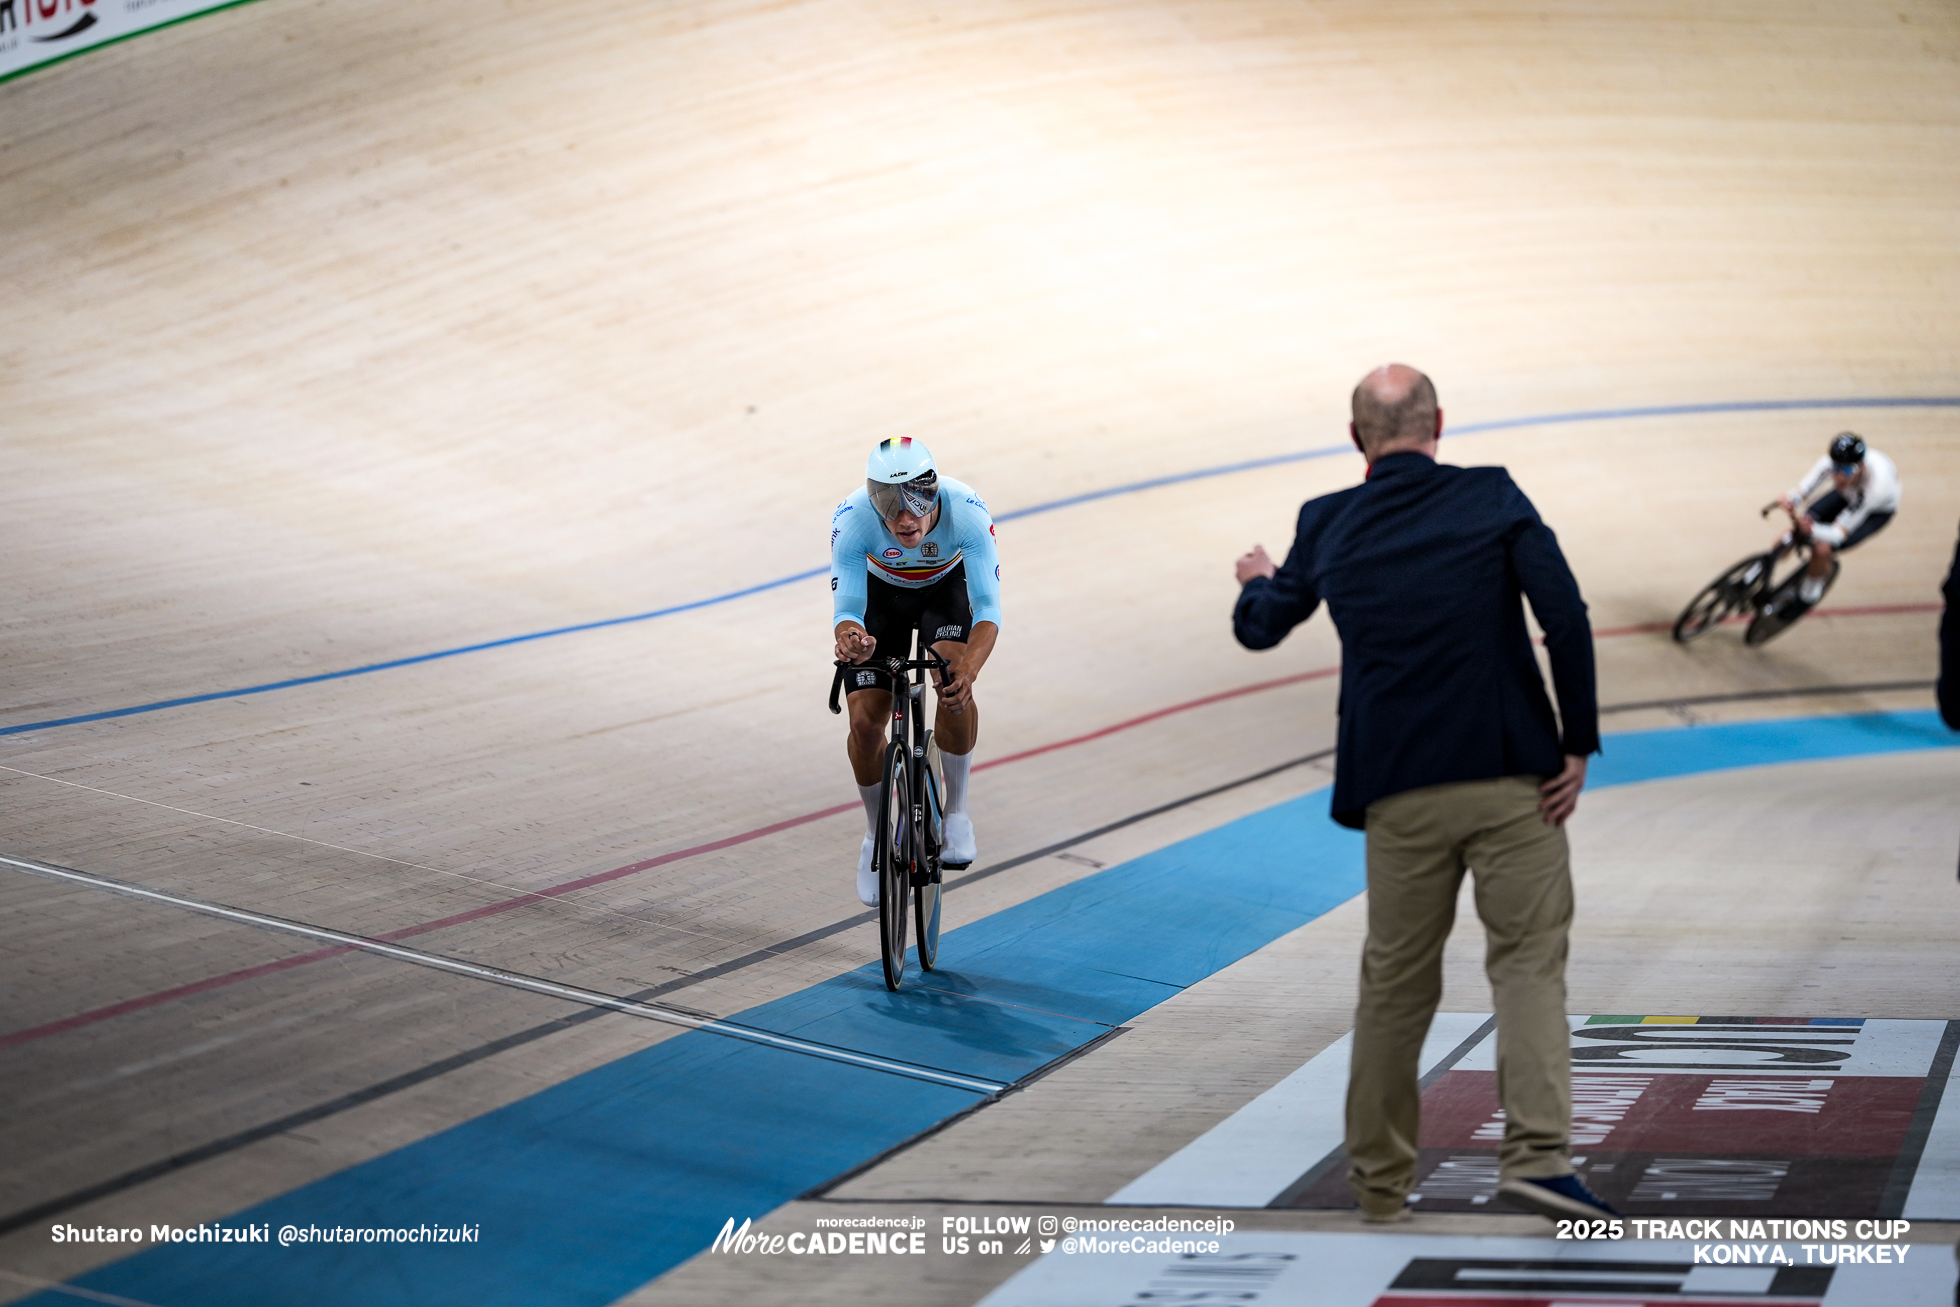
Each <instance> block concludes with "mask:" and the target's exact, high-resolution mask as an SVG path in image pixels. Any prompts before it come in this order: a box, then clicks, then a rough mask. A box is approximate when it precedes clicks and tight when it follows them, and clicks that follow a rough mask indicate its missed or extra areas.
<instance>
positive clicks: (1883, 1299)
mask: <svg viewBox="0 0 1960 1307" xmlns="http://www.w3.org/2000/svg"><path fill="white" fill-rule="evenodd" d="M1218 1242H1219V1249H1218V1251H1217V1252H1216V1253H1200V1254H1189V1253H1186V1254H1177V1255H1161V1254H1158V1255H1153V1254H1148V1253H1121V1252H1103V1251H1091V1252H1083V1251H1080V1250H1079V1249H1078V1250H1077V1251H1074V1252H1071V1251H1069V1242H1068V1241H1064V1242H1063V1243H1062V1244H1061V1245H1059V1246H1057V1247H1056V1248H1055V1250H1054V1251H1052V1252H1049V1253H1047V1254H1045V1255H1043V1256H1042V1257H1041V1258H1040V1259H1038V1260H1037V1261H1035V1262H1033V1263H1032V1264H1030V1265H1029V1266H1027V1267H1025V1268H1023V1269H1022V1270H1021V1271H1020V1273H1019V1274H1017V1275H1015V1276H1014V1278H1012V1279H1011V1280H1009V1281H1007V1283H1005V1284H1003V1285H1001V1287H1000V1288H998V1289H996V1290H994V1292H992V1293H991V1294H989V1295H987V1297H986V1298H984V1299H982V1300H981V1303H980V1304H979V1307H1079V1305H1080V1304H1082V1303H1099V1304H1105V1305H1106V1307H1119V1305H1120V1304H1136V1305H1137V1307H1145V1305H1146V1304H1161V1303H1167V1302H1168V1303H1180V1302H1232V1303H1258V1304H1265V1305H1266V1307H1579V1305H1580V1304H1597V1305H1598V1307H1608V1305H1609V1304H1610V1307H1717V1304H1722V1305H1724V1307H1743V1305H1744V1304H1749V1303H1761V1304H1763V1305H1764V1307H1770V1304H1775V1305H1776V1307H1867V1305H1868V1304H1872V1303H1885V1304H1887V1307H1936V1305H1943V1304H1947V1303H1950V1302H1951V1301H1952V1294H1953V1281H1954V1267H1953V1258H1952V1255H1951V1254H1950V1253H1949V1252H1948V1250H1947V1249H1946V1247H1944V1246H1943V1245H1937V1244H1932V1245H1928V1244H1921V1245H1918V1246H1908V1247H1907V1253H1906V1255H1905V1256H1904V1257H1903V1258H1902V1259H1898V1260H1892V1261H1888V1262H1887V1263H1886V1264H1882V1265H1881V1264H1874V1263H1869V1262H1851V1263H1848V1264H1826V1263H1825V1261H1824V1259H1823V1256H1822V1254H1821V1253H1820V1254H1817V1255H1814V1256H1813V1255H1812V1254H1810V1253H1807V1252H1805V1251H1804V1250H1803V1249H1802V1248H1800V1247H1798V1246H1796V1245H1787V1246H1786V1251H1787V1252H1788V1253H1789V1254H1790V1260H1789V1261H1787V1262H1779V1263H1778V1264H1775V1265H1717V1264H1713V1263H1712V1262H1711V1261H1710V1260H1709V1253H1710V1251H1711V1249H1710V1248H1709V1247H1707V1246H1700V1245H1695V1244H1691V1243H1679V1242H1653V1241H1647V1240H1637V1241H1634V1240H1629V1241H1625V1242H1619V1243H1612V1244H1598V1243H1561V1242H1558V1241H1555V1240H1551V1239H1508V1238H1507V1239H1492V1238H1475V1237H1461V1236H1458V1237H1438V1236H1426V1235H1407V1234H1395V1235H1381V1234H1283V1233H1261V1232H1257V1231H1249V1232H1244V1233H1237V1234H1231V1235H1227V1236H1225V1237H1224V1238H1222V1239H1220V1240H1219V1241H1218Z"/></svg>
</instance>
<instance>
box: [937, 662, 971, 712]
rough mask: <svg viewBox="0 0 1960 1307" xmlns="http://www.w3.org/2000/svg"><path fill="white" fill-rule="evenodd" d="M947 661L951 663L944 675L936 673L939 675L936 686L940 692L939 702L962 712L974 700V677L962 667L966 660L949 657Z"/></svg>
mask: <svg viewBox="0 0 1960 1307" xmlns="http://www.w3.org/2000/svg"><path fill="white" fill-rule="evenodd" d="M946 661H947V662H948V663H949V664H951V665H950V666H949V667H948V668H947V670H946V672H945V674H944V675H943V676H939V674H938V673H935V674H934V675H935V676H938V680H937V682H936V685H935V688H936V689H937V690H938V692H939V702H941V703H943V704H945V705H946V706H947V707H948V708H950V709H952V710H953V711H954V712H956V713H957V712H961V711H963V710H964V709H965V708H966V706H967V705H968V704H970V703H972V702H973V678H972V677H971V676H968V675H967V674H966V671H965V669H964V668H963V667H961V665H960V664H961V662H962V661H964V660H962V659H957V658H948V659H946Z"/></svg>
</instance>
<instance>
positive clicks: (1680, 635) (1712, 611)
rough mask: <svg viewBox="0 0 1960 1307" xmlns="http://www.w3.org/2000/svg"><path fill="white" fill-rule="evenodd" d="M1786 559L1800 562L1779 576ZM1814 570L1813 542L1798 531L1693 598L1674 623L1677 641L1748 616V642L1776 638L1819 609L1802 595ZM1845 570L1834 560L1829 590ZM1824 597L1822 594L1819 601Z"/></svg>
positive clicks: (1767, 510)
mask: <svg viewBox="0 0 1960 1307" xmlns="http://www.w3.org/2000/svg"><path fill="white" fill-rule="evenodd" d="M1777 507H1778V505H1777V504H1769V505H1766V506H1765V507H1764V509H1763V513H1762V515H1763V516H1764V517H1768V516H1769V515H1770V512H1771V510H1773V509H1775V508H1777ZM1794 516H1795V515H1794V514H1792V517H1793V518H1794ZM1786 559H1794V560H1795V563H1794V565H1793V566H1792V567H1791V568H1790V569H1789V570H1788V571H1786V572H1783V573H1782V574H1781V575H1778V569H1779V568H1780V567H1782V565H1783V562H1784V560H1786ZM1809 566H1810V539H1809V537H1808V536H1805V535H1803V534H1802V533H1800V532H1798V531H1795V530H1792V531H1791V532H1790V533H1789V534H1788V535H1786V536H1784V537H1783V538H1782V539H1781V540H1779V541H1777V542H1776V544H1775V545H1774V546H1772V547H1771V548H1769V549H1766V550H1764V551H1763V552H1762V553H1760V554H1751V555H1749V557H1747V558H1745V559H1743V560H1742V561H1741V562H1739V563H1737V564H1736V565H1735V566H1734V567H1731V568H1729V569H1728V571H1726V572H1724V573H1722V574H1721V575H1720V576H1718V577H1716V578H1715V579H1714V580H1713V581H1710V582H1709V583H1708V584H1707V585H1706V586H1704V587H1703V588H1702V590H1701V593H1699V594H1697V595H1696V596H1695V597H1694V598H1693V599H1690V600H1689V601H1688V606H1687V607H1686V608H1683V609H1682V610H1681V616H1679V617H1677V618H1675V619H1674V638H1675V640H1676V641H1678V642H1679V643H1681V644H1686V643H1688V641H1690V640H1692V639H1694V638H1695V637H1696V636H1699V635H1701V634H1702V633H1703V632H1704V631H1707V630H1708V629H1709V628H1710V627H1713V626H1717V625H1719V624H1721V623H1722V622H1724V621H1726V620H1728V619H1729V618H1730V617H1732V616H1736V615H1738V614H1741V613H1743V612H1748V613H1749V614H1750V618H1749V628H1748V629H1747V630H1746V631H1744V632H1743V633H1742V642H1743V643H1744V644H1750V645H1757V644H1763V643H1764V642H1766V641H1768V640H1772V639H1774V638H1775V637H1777V636H1779V635H1781V634H1782V633H1783V632H1784V631H1787V630H1788V629H1790V627H1792V626H1794V625H1795V624H1796V622H1797V620H1798V619H1799V618H1801V617H1802V616H1803V615H1804V614H1805V613H1807V612H1809V611H1810V610H1811V609H1812V608H1814V607H1816V604H1815V603H1805V602H1804V601H1803V598H1802V596H1801V595H1800V594H1798V589H1799V587H1800V586H1801V585H1802V584H1803V578H1804V572H1805V571H1806V570H1807V569H1808V568H1809ZM1841 566H1842V564H1841V563H1840V562H1839V560H1838V559H1836V558H1833V559H1831V571H1830V575H1828V576H1826V577H1825V578H1824V590H1825V591H1826V592H1829V590H1830V588H1831V586H1832V585H1833V584H1835V583H1836V581H1837V578H1838V571H1839V569H1840V568H1841ZM1822 598H1823V596H1822V595H1821V594H1820V595H1819V596H1818V599H1819V600H1821V599H1822Z"/></svg>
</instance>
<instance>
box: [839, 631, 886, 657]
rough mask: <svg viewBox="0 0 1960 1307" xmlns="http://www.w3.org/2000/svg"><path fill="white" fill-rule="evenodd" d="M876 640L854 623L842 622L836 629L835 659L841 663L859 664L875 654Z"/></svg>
mask: <svg viewBox="0 0 1960 1307" xmlns="http://www.w3.org/2000/svg"><path fill="white" fill-rule="evenodd" d="M877 649H878V640H877V637H876V636H874V635H872V634H871V633H870V632H869V631H867V630H865V629H864V628H863V627H862V626H859V625H858V624H857V623H856V622H844V623H842V624H840V625H839V626H838V628H837V657H838V660H839V661H841V662H847V663H861V662H863V661H864V660H865V659H867V658H869V657H870V656H871V655H872V654H873V653H875V652H877Z"/></svg>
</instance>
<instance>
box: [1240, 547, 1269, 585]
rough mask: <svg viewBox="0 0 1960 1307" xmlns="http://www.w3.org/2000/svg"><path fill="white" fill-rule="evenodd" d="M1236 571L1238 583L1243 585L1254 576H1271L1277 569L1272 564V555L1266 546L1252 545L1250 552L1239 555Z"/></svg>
mask: <svg viewBox="0 0 1960 1307" xmlns="http://www.w3.org/2000/svg"><path fill="white" fill-rule="evenodd" d="M1237 571H1238V574H1239V584H1240V585H1244V584H1245V583H1246V582H1247V581H1250V580H1251V579H1252V578H1253V577H1255V576H1272V575H1273V574H1274V573H1276V572H1278V571H1279V569H1278V568H1277V567H1275V566H1273V559H1272V555H1270V554H1268V553H1267V552H1266V546H1264V545H1254V546H1253V547H1252V552H1251V553H1249V554H1244V555H1241V556H1240V558H1239V561H1238V567H1237Z"/></svg>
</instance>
